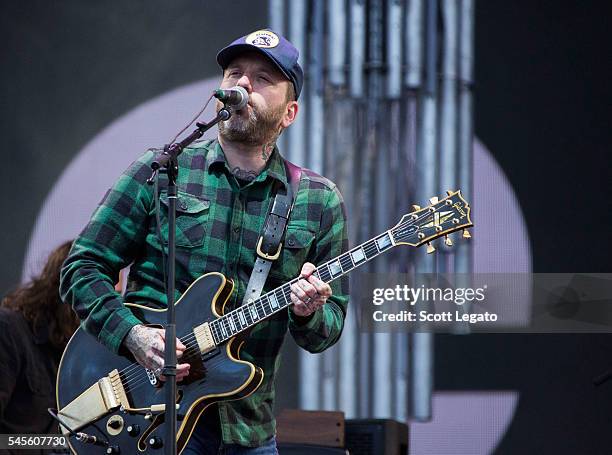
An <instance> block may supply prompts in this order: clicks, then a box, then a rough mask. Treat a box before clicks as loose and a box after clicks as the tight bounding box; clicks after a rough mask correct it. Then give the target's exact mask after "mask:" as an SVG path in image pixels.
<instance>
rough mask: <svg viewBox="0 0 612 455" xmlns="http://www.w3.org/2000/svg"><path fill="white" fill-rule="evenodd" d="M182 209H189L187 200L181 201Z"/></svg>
mask: <svg viewBox="0 0 612 455" xmlns="http://www.w3.org/2000/svg"><path fill="white" fill-rule="evenodd" d="M181 209H183V210H187V203H186V202H181Z"/></svg>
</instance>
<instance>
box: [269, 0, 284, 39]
mask: <svg viewBox="0 0 612 455" xmlns="http://www.w3.org/2000/svg"><path fill="white" fill-rule="evenodd" d="M268 20H269V22H270V28H271V29H272V30H274V31H275V32H278V33H281V34H284V33H285V0H270V2H269V3H268Z"/></svg>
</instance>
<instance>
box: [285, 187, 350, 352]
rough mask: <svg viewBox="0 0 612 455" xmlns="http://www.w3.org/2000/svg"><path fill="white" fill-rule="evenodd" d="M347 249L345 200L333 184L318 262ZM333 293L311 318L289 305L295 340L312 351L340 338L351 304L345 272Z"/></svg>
mask: <svg viewBox="0 0 612 455" xmlns="http://www.w3.org/2000/svg"><path fill="white" fill-rule="evenodd" d="M346 251H348V230H347V223H346V210H345V208H344V201H343V199H342V195H341V194H340V192H339V191H338V189H337V188H336V187H335V186H334V187H333V188H332V189H330V191H329V195H328V198H327V202H326V204H325V207H324V209H323V211H322V214H321V230H320V235H319V236H318V238H317V239H316V246H315V248H314V255H313V257H312V258H310V259H309V260H310V261H311V262H312V263H314V264H315V265H319V264H322V263H324V262H326V261H329V260H331V259H333V258H335V257H337V256H339V255H341V254H342V253H344V252H346ZM329 284H330V287H331V289H332V296H331V297H329V298H328V299H327V302H326V303H325V305H323V307H321V308H320V309H318V310H317V311H316V312H314V313H313V314H312V315H311V317H309V318H301V317H299V316H297V315H295V314H294V313H293V311H292V310H291V309H289V331H290V332H291V335H292V336H293V338H294V340H295V342H296V343H297V344H298V345H299V346H300V347H302V348H303V349H305V350H307V351H309V352H313V353H315V352H322V351H324V350H325V349H327V348H329V347H330V346H332V345H333V344H334V343H336V342H337V341H338V339H339V338H340V335H341V333H342V329H343V327H344V319H345V317H346V311H347V306H348V294H349V279H348V276H346V275H345V276H342V277H340V278H338V279H336V280H334V281H332V282H331V283H329Z"/></svg>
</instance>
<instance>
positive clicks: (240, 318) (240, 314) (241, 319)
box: [236, 308, 248, 327]
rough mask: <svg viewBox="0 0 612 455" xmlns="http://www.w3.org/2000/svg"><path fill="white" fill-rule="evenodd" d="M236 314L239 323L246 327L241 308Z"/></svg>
mask: <svg viewBox="0 0 612 455" xmlns="http://www.w3.org/2000/svg"><path fill="white" fill-rule="evenodd" d="M236 313H237V314H238V319H239V320H240V323H241V324H242V325H243V326H244V327H246V326H247V325H248V323H247V320H246V318H245V317H244V312H243V311H242V308H240V309H239V310H238V311H237V312H236Z"/></svg>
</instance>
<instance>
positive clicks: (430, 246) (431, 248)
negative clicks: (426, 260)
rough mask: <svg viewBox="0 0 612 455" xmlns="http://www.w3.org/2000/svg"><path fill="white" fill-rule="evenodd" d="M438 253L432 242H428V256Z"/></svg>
mask: <svg viewBox="0 0 612 455" xmlns="http://www.w3.org/2000/svg"><path fill="white" fill-rule="evenodd" d="M434 251H436V248H435V247H434V246H433V245H432V244H431V242H427V254H431V253H433V252H434Z"/></svg>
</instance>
